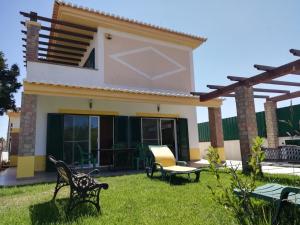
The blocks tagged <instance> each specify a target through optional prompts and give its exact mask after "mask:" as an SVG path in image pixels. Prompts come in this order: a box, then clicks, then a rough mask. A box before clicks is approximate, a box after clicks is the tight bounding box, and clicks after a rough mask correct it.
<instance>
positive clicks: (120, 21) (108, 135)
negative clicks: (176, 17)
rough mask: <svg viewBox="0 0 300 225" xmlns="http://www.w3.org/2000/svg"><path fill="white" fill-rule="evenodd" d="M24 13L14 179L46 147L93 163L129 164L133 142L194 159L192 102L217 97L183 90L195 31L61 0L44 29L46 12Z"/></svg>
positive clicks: (41, 162)
mask: <svg viewBox="0 0 300 225" xmlns="http://www.w3.org/2000/svg"><path fill="white" fill-rule="evenodd" d="M23 15H25V17H28V18H29V19H28V20H27V21H26V22H25V23H24V25H25V27H26V28H27V30H26V32H24V33H25V34H26V38H25V39H24V40H25V41H26V61H25V63H26V66H27V67H26V68H27V74H26V78H25V80H24V92H23V95H22V109H21V118H20V135H19V137H20V138H19V149H18V166H17V177H18V178H23V177H31V176H34V173H35V172H36V171H45V170H46V171H47V170H51V168H50V167H49V166H48V163H47V160H46V156H47V155H49V154H51V155H53V156H55V157H56V158H58V159H62V160H64V161H66V162H67V163H68V164H72V165H75V164H76V163H78V162H79V161H80V158H81V156H82V155H83V154H90V153H93V155H94V156H95V157H96V165H97V166H99V167H114V168H118V167H119V168H128V167H130V165H131V164H133V161H134V158H135V157H136V153H135V152H136V148H137V145H140V144H143V145H149V144H151V145H161V144H163V145H168V146H169V147H170V148H171V150H172V151H173V153H174V155H175V156H176V158H177V159H178V160H186V161H189V160H199V159H200V149H199V141H198V128H197V119H196V106H201V107H210V108H219V107H220V105H221V100H218V99H214V100H211V101H207V102H200V101H199V97H196V96H193V95H191V94H190V92H192V91H194V90H195V84H194V71H193V68H194V66H193V50H194V49H195V48H197V47H199V46H200V45H201V44H202V43H203V42H204V41H205V39H204V38H201V37H196V36H192V35H187V34H183V33H179V32H175V31H171V30H168V29H165V28H160V27H156V26H153V25H149V24H144V23H140V22H137V21H133V20H129V19H125V18H121V17H118V16H114V15H109V14H105V13H102V12H98V11H95V10H92V9H87V8H82V7H77V6H74V5H71V4H69V3H65V2H61V1H55V3H54V9H53V16H52V18H50V21H51V22H52V25H51V27H50V28H49V29H48V31H50V33H49V34H48V35H45V34H44V30H47V29H46V28H45V22H49V19H48V21H47V20H45V18H44V17H41V16H38V15H37V14H35V13H30V14H26V13H23ZM45 37H46V38H48V42H46V41H43V40H42V39H41V38H45ZM43 44H44V45H46V46H47V48H45V47H43V46H42V45H43ZM43 50H46V54H43V53H41V51H43ZM41 56H44V57H41ZM86 164H87V165H86V166H91V163H89V162H88V163H86Z"/></svg>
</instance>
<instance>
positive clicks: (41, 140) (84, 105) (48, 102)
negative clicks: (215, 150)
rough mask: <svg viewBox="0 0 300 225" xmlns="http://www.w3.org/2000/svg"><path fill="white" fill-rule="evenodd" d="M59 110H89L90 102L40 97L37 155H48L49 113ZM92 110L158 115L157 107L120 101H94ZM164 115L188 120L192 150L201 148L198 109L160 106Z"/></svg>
mask: <svg viewBox="0 0 300 225" xmlns="http://www.w3.org/2000/svg"><path fill="white" fill-rule="evenodd" d="M59 109H75V110H76V109H77V110H89V100H88V99H79V98H67V97H50V96H38V103H37V120H36V145H35V148H36V151H35V154H36V155H45V154H46V132H47V113H57V112H59ZM92 110H99V111H116V112H118V113H119V115H127V116H135V115H136V113H137V112H143V113H157V105H156V104H149V103H131V102H119V101H105V100H93V108H92ZM159 113H162V114H179V116H180V117H182V118H188V131H189V143H190V148H199V143H198V128H197V119H196V108H195V107H193V106H181V105H167V104H160V112H159Z"/></svg>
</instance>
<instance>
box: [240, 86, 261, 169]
mask: <svg viewBox="0 0 300 225" xmlns="http://www.w3.org/2000/svg"><path fill="white" fill-rule="evenodd" d="M235 95H236V96H235V101H236V110H237V123H238V129H239V137H240V148H241V156H242V166H243V172H248V171H249V167H248V160H249V155H250V154H251V146H252V142H253V139H254V138H255V137H256V136H257V135H258V133H257V122H256V113H255V105H254V98H253V88H252V87H247V86H240V87H238V88H236V89H235Z"/></svg>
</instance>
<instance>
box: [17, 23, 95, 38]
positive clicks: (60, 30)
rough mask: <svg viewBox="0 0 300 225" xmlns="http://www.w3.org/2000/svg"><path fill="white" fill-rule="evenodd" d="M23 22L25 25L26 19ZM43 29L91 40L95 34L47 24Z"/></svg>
mask: <svg viewBox="0 0 300 225" xmlns="http://www.w3.org/2000/svg"><path fill="white" fill-rule="evenodd" d="M21 24H22V25H24V26H25V22H24V21H21ZM41 30H46V31H50V32H54V33H60V34H66V35H70V36H73V37H78V38H84V39H89V40H92V39H93V36H91V35H86V34H81V33H76V32H71V31H67V30H63V29H57V28H51V27H46V26H41Z"/></svg>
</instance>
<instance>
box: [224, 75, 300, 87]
mask: <svg viewBox="0 0 300 225" xmlns="http://www.w3.org/2000/svg"><path fill="white" fill-rule="evenodd" d="M227 78H228V79H229V80H231V81H243V80H246V79H248V78H247V77H237V76H227ZM262 83H264V84H275V85H282V86H292V87H300V83H297V82H290V81H281V80H270V81H264V82H262Z"/></svg>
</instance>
